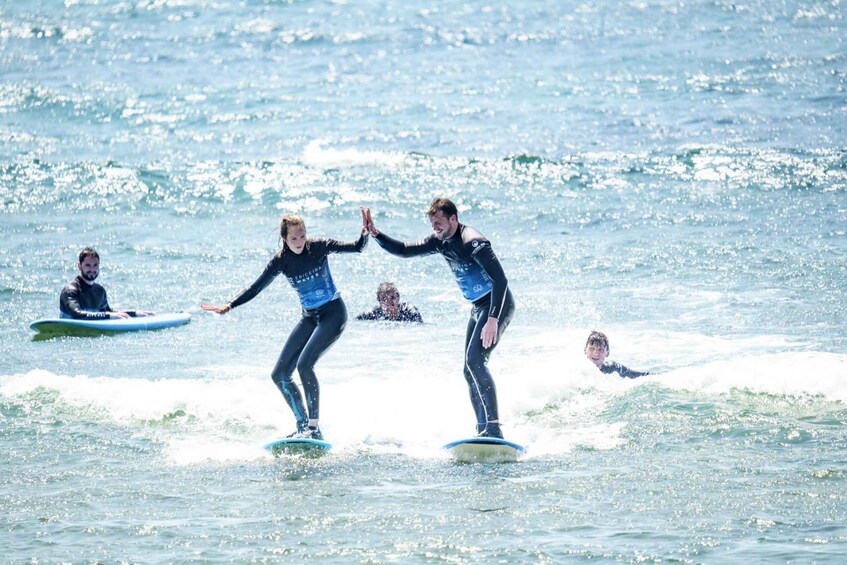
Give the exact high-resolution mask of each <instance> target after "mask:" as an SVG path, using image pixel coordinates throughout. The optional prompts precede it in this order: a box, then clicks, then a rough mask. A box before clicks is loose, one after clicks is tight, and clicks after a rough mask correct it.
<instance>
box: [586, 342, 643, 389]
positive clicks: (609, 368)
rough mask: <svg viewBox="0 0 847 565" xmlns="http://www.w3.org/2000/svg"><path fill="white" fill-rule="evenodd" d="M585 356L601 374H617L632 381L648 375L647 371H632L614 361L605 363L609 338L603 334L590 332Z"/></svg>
mask: <svg viewBox="0 0 847 565" xmlns="http://www.w3.org/2000/svg"><path fill="white" fill-rule="evenodd" d="M585 356H586V357H588V360H589V361H591V362H592V363H594V364H595V365H596V366H597V368H598V369H600V372H601V373H606V374H609V373H617V374H618V375H620V376H621V377H623V378H625V379H634V378H636V377H643V376H645V375H649V374H650V372H649V371H633V370H632V369H629V368H627V367H625V366H623V365H621V364H620V363H618V362H616V361H607V360H606V357H608V356H609V338H608V337H606V334H604V333H603V332H598V331H592V332H591V333H590V334H588V340H587V341H586V342H585Z"/></svg>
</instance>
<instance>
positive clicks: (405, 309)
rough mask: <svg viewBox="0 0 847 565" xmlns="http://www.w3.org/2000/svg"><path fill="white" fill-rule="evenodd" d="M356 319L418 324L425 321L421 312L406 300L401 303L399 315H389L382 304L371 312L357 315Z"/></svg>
mask: <svg viewBox="0 0 847 565" xmlns="http://www.w3.org/2000/svg"><path fill="white" fill-rule="evenodd" d="M356 319H357V320H381V321H388V322H414V323H417V324H422V323H423V318H422V317H421V313H420V312H418V309H417V308H415V307H414V306H412V305H410V304H407V303H405V302H401V303H400V307H399V308H398V311H397V316H395V317H391V316H389V315H388V313H387V312H386V311H385V310H384V309H383V308H382V306H377V307H376V308H374V309H373V310H371V311H370V312H362V313H361V314H359V315H358V316H356Z"/></svg>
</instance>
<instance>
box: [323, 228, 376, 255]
mask: <svg viewBox="0 0 847 565" xmlns="http://www.w3.org/2000/svg"><path fill="white" fill-rule="evenodd" d="M323 242H324V244H325V245H326V252H327V253H361V252H362V250H363V249H364V248H365V246H367V244H368V234H366V233H363V234H362V235H360V236H359V239H357V240H356V241H354V242H352V243H344V242H341V241H336V240H334V239H325V240H323Z"/></svg>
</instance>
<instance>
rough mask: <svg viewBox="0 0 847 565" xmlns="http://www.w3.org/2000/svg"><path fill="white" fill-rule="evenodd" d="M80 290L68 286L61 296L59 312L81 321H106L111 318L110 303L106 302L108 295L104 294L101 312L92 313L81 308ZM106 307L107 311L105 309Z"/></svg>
mask: <svg viewBox="0 0 847 565" xmlns="http://www.w3.org/2000/svg"><path fill="white" fill-rule="evenodd" d="M79 293H80V290H79V288H77V287H76V286H73V285H68V286H66V287H65V288H64V289H63V290H62V294H61V295H59V310H60V311H62V312H64V313H66V314H69V315H70V316H71V317H72V318H76V319H80V320H105V319H107V318H108V317H109V311H110V308H109V303H108V302H107V301H106V293H105V292H104V293H103V300H102V301H101V307H100V312H90V311H86V310H83V308H82V306H80V303H79V301H80V297H79ZM103 305H105V310H104V309H103Z"/></svg>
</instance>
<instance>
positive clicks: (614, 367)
mask: <svg viewBox="0 0 847 565" xmlns="http://www.w3.org/2000/svg"><path fill="white" fill-rule="evenodd" d="M600 371H601V372H603V373H606V374H609V373H617V374H618V375H620V376H621V377H623V378H624V379H635V378H637V377H643V376H645V375H649V374H650V372H649V371H633V370H632V369H629V368H627V367H625V366H623V365H621V364H620V363H618V362H617V361H614V362H606V363H604V364H603V366H602V367H600Z"/></svg>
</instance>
